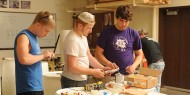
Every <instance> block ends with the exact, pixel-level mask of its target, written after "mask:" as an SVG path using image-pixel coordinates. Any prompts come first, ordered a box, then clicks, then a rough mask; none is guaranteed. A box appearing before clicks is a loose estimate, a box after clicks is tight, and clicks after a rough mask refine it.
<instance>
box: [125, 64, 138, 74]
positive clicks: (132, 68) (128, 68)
mask: <svg viewBox="0 0 190 95" xmlns="http://www.w3.org/2000/svg"><path fill="white" fill-rule="evenodd" d="M135 69H136V67H134V66H133V65H130V66H127V68H125V70H126V72H128V73H129V74H134V72H135Z"/></svg>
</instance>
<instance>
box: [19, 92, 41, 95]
mask: <svg viewBox="0 0 190 95" xmlns="http://www.w3.org/2000/svg"><path fill="white" fill-rule="evenodd" d="M16 95H44V91H29V92H24V93H17V94H16Z"/></svg>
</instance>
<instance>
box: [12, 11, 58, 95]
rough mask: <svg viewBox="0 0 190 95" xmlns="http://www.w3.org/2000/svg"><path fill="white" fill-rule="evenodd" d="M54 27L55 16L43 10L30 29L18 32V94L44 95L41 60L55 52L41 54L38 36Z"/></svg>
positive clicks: (15, 54)
mask: <svg viewBox="0 0 190 95" xmlns="http://www.w3.org/2000/svg"><path fill="white" fill-rule="evenodd" d="M54 27H55V21H54V20H53V16H52V15H51V14H50V13H49V12H47V11H45V12H43V11H42V12H39V13H38V14H37V15H36V17H35V19H34V21H33V23H32V24H31V25H30V26H29V28H28V29H24V30H22V31H21V32H20V33H18V34H17V36H16V38H15V43H14V58H15V75H16V93H17V95H44V93H43V82H42V66H41V60H46V59H49V58H52V57H54V56H55V54H54V53H53V52H50V51H45V52H44V53H43V54H41V51H40V46H39V44H38V41H37V37H38V38H42V37H45V36H47V35H48V33H49V32H51V31H52V29H53V28H54Z"/></svg>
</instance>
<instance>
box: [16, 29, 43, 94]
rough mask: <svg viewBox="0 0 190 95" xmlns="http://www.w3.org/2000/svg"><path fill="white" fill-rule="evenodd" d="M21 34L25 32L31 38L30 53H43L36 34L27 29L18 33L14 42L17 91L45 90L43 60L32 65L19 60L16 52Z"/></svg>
mask: <svg viewBox="0 0 190 95" xmlns="http://www.w3.org/2000/svg"><path fill="white" fill-rule="evenodd" d="M21 34H25V35H26V36H27V37H28V39H29V42H30V44H31V50H30V51H29V53H30V54H32V55H39V54H40V53H41V51H40V47H39V44H38V42H37V38H36V35H34V34H33V33H32V32H30V31H29V30H27V29H25V30H23V31H21V32H20V33H18V34H17V36H16V38H15V43H14V58H15V76H16V93H23V92H28V91H43V83H42V65H41V61H38V62H36V63H34V64H32V65H23V64H21V63H20V62H19V61H18V57H17V53H16V45H17V42H16V40H17V38H18V36H20V35H21Z"/></svg>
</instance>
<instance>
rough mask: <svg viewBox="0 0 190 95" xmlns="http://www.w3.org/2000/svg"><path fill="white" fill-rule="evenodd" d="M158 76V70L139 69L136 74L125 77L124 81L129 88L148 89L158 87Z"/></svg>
mask: <svg viewBox="0 0 190 95" xmlns="http://www.w3.org/2000/svg"><path fill="white" fill-rule="evenodd" d="M160 74H161V71H160V70H154V69H150V68H140V70H139V73H138V74H130V75H127V76H125V80H126V81H128V83H129V84H130V85H131V86H134V87H139V88H145V89H148V88H153V87H155V86H157V85H158V76H159V75H160Z"/></svg>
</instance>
